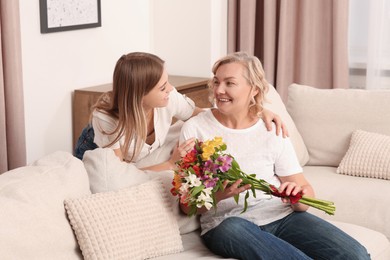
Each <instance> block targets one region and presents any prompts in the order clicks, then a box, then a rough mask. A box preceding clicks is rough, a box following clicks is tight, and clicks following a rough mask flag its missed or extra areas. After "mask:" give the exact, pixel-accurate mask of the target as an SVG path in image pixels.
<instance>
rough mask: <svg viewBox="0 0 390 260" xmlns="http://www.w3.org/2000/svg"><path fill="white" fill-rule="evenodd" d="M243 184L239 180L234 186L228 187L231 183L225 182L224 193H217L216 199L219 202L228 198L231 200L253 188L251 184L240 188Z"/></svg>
mask: <svg viewBox="0 0 390 260" xmlns="http://www.w3.org/2000/svg"><path fill="white" fill-rule="evenodd" d="M241 182H242V180H241V179H239V180H237V181H236V182H234V183H233V184H232V185H230V186H228V184H229V181H228V180H226V181H224V182H223V187H224V190H223V191H222V190H220V191H217V192H216V193H215V198H216V200H217V202H219V201H221V200H224V199H227V198H230V197H233V196H235V195H238V194H240V193H241V192H244V191H246V190H249V189H250V188H251V185H250V184H246V185H243V186H241V187H239V186H240V184H241Z"/></svg>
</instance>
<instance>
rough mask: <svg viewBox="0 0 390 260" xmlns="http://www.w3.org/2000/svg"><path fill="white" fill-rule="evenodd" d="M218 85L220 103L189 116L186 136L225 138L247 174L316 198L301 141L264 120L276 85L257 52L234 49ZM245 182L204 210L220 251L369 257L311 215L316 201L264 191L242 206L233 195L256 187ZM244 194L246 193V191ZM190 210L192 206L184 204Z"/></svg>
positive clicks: (205, 228)
mask: <svg viewBox="0 0 390 260" xmlns="http://www.w3.org/2000/svg"><path fill="white" fill-rule="evenodd" d="M212 71H213V73H214V77H213V79H212V81H211V83H210V84H211V87H212V89H213V93H214V99H215V105H216V108H213V109H210V110H208V111H206V112H203V113H200V114H198V115H197V116H196V117H193V118H192V119H190V120H188V121H187V122H186V123H185V124H184V126H183V128H182V132H181V137H180V140H181V141H182V142H183V141H184V140H187V139H190V138H193V137H195V138H198V139H200V140H208V139H212V138H214V137H215V136H221V137H222V138H223V139H224V142H225V143H226V144H227V146H228V148H227V151H226V152H228V153H230V154H232V155H233V156H234V157H235V158H236V160H237V161H238V163H239V164H240V166H241V169H242V170H243V171H244V172H247V173H255V174H256V176H257V178H261V179H264V180H266V181H268V182H269V183H271V184H273V185H275V186H277V187H279V190H280V191H281V192H283V191H284V192H286V194H287V195H290V194H292V195H295V194H297V193H298V192H302V193H303V194H305V195H308V196H310V197H314V191H313V188H312V186H311V185H310V183H309V182H308V181H307V180H306V179H305V177H304V175H303V174H302V168H301V167H300V165H299V162H298V160H297V158H296V154H295V152H294V149H293V146H292V144H291V142H290V140H289V139H288V138H282V137H280V136H277V135H275V134H273V133H272V132H269V131H267V130H266V127H265V125H264V122H263V121H262V120H260V117H259V115H260V113H261V111H262V109H263V108H262V104H263V100H264V96H265V93H266V92H267V90H268V87H269V85H268V83H267V81H266V79H265V76H264V71H263V68H262V65H261V63H260V61H259V59H257V58H256V57H254V56H249V55H247V54H245V53H234V54H232V55H228V56H226V57H224V58H222V59H220V60H219V61H217V62H216V63H215V65H214V67H213V70H212ZM240 183H241V181H237V182H236V183H234V184H232V185H230V186H227V183H225V189H224V191H223V192H222V191H219V192H218V194H217V196H216V198H217V201H218V205H217V206H218V207H217V211H216V212H215V211H213V210H212V211H207V210H206V209H205V208H204V207H203V208H200V209H199V210H198V212H197V213H198V214H201V228H202V232H201V235H202V238H203V239H204V241H205V243H206V245H207V246H208V248H209V249H210V250H211V251H213V252H214V253H215V254H218V255H221V256H224V257H232V258H238V259H250V260H252V259H310V258H314V259H369V258H370V257H369V255H368V253H367V251H366V249H365V248H364V247H363V246H362V245H360V244H359V243H358V242H357V241H356V240H354V239H353V238H352V237H350V236H349V235H347V234H346V233H344V232H343V231H341V230H339V229H338V228H336V227H335V226H333V225H332V224H330V223H328V222H326V221H324V220H322V219H320V218H317V217H315V216H314V215H311V214H310V213H307V212H306V210H307V208H308V206H306V205H303V204H300V203H297V204H294V205H291V204H290V203H288V202H287V201H286V200H284V199H282V200H281V199H280V198H276V197H272V198H270V196H269V195H264V194H258V195H257V196H256V198H254V197H251V198H250V199H249V200H248V208H247V210H246V211H245V212H244V213H241V211H242V208H243V201H242V200H240V201H239V203H238V204H237V203H236V202H235V201H234V199H233V196H234V195H237V194H239V193H241V192H244V191H246V190H248V189H249V188H250V186H249V185H240ZM240 197H244V196H240ZM181 209H182V210H183V211H184V212H185V213H188V210H189V208H188V207H187V206H186V205H184V204H182V205H181Z"/></svg>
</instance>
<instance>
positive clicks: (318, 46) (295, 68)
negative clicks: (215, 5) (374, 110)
mask: <svg viewBox="0 0 390 260" xmlns="http://www.w3.org/2000/svg"><path fill="white" fill-rule="evenodd" d="M228 6H229V8H228V12H229V13H228V51H229V52H233V51H247V52H249V53H251V54H254V55H256V56H257V57H259V59H260V60H261V61H262V63H263V66H264V70H265V72H266V77H267V79H268V81H269V82H270V83H271V84H273V85H274V86H275V87H276V89H277V91H278V92H279V94H280V95H281V96H282V99H283V100H284V101H285V102H286V100H287V87H288V86H289V85H290V84H291V83H298V84H305V85H311V86H313V87H317V88H348V86H349V76H348V49H347V48H348V0H258V1H256V0H242V1H240V0H229V5H228Z"/></svg>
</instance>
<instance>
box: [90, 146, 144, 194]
mask: <svg viewBox="0 0 390 260" xmlns="http://www.w3.org/2000/svg"><path fill="white" fill-rule="evenodd" d="M83 162H84V167H85V169H86V170H87V173H88V177H89V185H90V188H91V191H92V193H97V192H106V191H113V190H118V189H122V188H125V187H128V186H133V185H137V184H140V183H143V182H145V181H147V180H149V177H148V176H147V175H146V174H145V172H144V171H142V170H140V169H138V168H137V167H136V166H135V165H134V164H133V163H127V162H124V161H121V160H120V159H119V157H118V156H116V155H115V153H114V150H112V149H111V148H96V149H94V150H90V151H86V152H85V154H84V157H83Z"/></svg>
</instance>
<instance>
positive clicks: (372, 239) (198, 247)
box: [154, 221, 390, 260]
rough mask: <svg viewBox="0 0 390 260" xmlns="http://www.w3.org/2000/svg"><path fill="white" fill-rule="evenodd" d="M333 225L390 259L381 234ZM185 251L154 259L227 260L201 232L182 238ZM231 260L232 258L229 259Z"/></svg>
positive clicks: (377, 258) (377, 259)
mask: <svg viewBox="0 0 390 260" xmlns="http://www.w3.org/2000/svg"><path fill="white" fill-rule="evenodd" d="M330 222H331V223H332V224H333V225H335V226H337V227H338V228H340V229H341V230H343V231H344V232H346V233H347V234H349V235H350V236H352V237H353V238H355V239H356V240H357V241H359V242H360V243H361V244H362V245H364V246H365V247H366V249H367V251H368V252H369V253H370V255H371V258H372V259H373V260H388V259H390V242H389V241H388V240H387V238H386V237H385V236H384V235H383V234H382V233H380V232H377V231H374V230H371V229H368V228H365V227H361V226H358V225H354V224H349V223H344V222H339V221H330ZM182 241H183V246H184V251H183V252H181V253H178V254H175V255H167V256H162V257H157V258H154V259H155V260H182V259H187V260H191V259H194V260H195V259H202V260H212V259H226V258H222V257H220V256H217V255H214V254H213V253H211V252H210V251H209V250H208V249H207V247H206V246H205V245H204V244H203V242H202V239H201V238H200V232H199V230H197V231H194V232H191V233H188V234H185V235H183V236H182ZM228 259H231V258H228Z"/></svg>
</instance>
